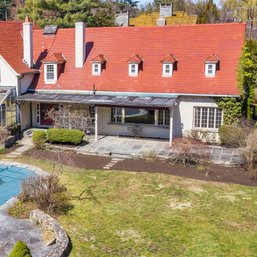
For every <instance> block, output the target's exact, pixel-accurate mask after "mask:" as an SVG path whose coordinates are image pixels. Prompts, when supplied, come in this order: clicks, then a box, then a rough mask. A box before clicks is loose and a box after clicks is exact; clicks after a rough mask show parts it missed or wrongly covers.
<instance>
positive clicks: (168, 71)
mask: <svg viewBox="0 0 257 257" xmlns="http://www.w3.org/2000/svg"><path fill="white" fill-rule="evenodd" d="M172 70H173V64H169V63H165V64H163V65H162V76H163V77H171V76H172Z"/></svg>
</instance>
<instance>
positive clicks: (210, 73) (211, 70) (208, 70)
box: [205, 63, 216, 77]
mask: <svg viewBox="0 0 257 257" xmlns="http://www.w3.org/2000/svg"><path fill="white" fill-rule="evenodd" d="M215 73H216V64H214V63H207V64H205V76H206V77H215Z"/></svg>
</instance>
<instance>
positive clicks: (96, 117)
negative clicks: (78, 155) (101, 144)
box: [95, 106, 98, 141]
mask: <svg viewBox="0 0 257 257" xmlns="http://www.w3.org/2000/svg"><path fill="white" fill-rule="evenodd" d="M95 141H98V107H97V106H95Z"/></svg>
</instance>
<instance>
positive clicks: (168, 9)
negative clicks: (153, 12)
mask: <svg viewBox="0 0 257 257" xmlns="http://www.w3.org/2000/svg"><path fill="white" fill-rule="evenodd" d="M172 15H173V6H172V4H160V17H171V16H172Z"/></svg>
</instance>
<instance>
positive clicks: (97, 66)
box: [92, 63, 101, 76]
mask: <svg viewBox="0 0 257 257" xmlns="http://www.w3.org/2000/svg"><path fill="white" fill-rule="evenodd" d="M92 74H93V76H99V75H101V63H93V64H92Z"/></svg>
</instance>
